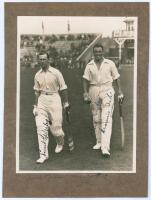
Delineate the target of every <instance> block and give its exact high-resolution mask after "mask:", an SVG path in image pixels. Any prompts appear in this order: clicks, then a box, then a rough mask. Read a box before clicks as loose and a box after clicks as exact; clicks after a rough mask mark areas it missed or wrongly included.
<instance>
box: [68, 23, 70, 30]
mask: <svg viewBox="0 0 151 200" xmlns="http://www.w3.org/2000/svg"><path fill="white" fill-rule="evenodd" d="M69 32H70V22H69V21H68V33H69Z"/></svg>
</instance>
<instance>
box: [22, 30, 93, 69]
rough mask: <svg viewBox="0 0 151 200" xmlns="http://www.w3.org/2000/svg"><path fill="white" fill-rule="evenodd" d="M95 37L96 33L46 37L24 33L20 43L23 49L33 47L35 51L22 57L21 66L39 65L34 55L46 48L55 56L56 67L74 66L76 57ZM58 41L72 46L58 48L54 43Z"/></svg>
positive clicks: (50, 54)
mask: <svg viewBox="0 0 151 200" xmlns="http://www.w3.org/2000/svg"><path fill="white" fill-rule="evenodd" d="M95 37H96V35H93V34H78V35H70V34H68V35H58V36H57V35H51V36H45V37H41V36H38V35H34V36H32V35H30V36H29V35H28V36H27V35H22V36H21V43H20V47H21V49H25V48H29V47H32V48H33V52H32V53H27V54H25V55H24V56H23V57H21V59H20V60H21V66H25V67H31V66H34V67H36V66H38V63H37V62H36V60H37V59H35V60H34V57H37V56H38V54H39V52H40V51H41V50H43V49H46V50H47V52H48V54H49V56H51V57H53V58H54V65H55V67H57V68H59V69H61V68H64V67H68V68H73V67H74V65H75V64H76V58H77V57H78V56H79V55H80V54H81V53H82V52H83V50H84V49H85V48H86V47H87V46H88V45H89V44H90V43H91V42H92V41H93V40H94V38H95ZM57 41H64V42H68V43H69V44H70V45H69V46H70V48H68V49H66V50H62V49H57V48H56V47H55V45H54V43H55V42H57ZM34 54H35V56H34Z"/></svg>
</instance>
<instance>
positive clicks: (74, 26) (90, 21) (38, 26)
mask: <svg viewBox="0 0 151 200" xmlns="http://www.w3.org/2000/svg"><path fill="white" fill-rule="evenodd" d="M124 19H125V17H80V16H79V17H70V16H67V17H64V16H49V17H47V16H19V17H18V31H19V33H20V34H42V33H43V29H42V23H43V27H44V34H66V33H68V28H67V27H68V23H69V24H70V33H71V34H72V33H98V34H100V33H101V34H102V36H103V37H107V36H109V37H110V36H112V31H113V30H117V29H125V23H124V22H123V20H124Z"/></svg>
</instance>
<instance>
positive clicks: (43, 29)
mask: <svg viewBox="0 0 151 200" xmlns="http://www.w3.org/2000/svg"><path fill="white" fill-rule="evenodd" d="M42 33H43V34H44V23H43V21H42Z"/></svg>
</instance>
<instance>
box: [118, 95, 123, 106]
mask: <svg viewBox="0 0 151 200" xmlns="http://www.w3.org/2000/svg"><path fill="white" fill-rule="evenodd" d="M123 100H124V95H123V93H121V94H119V95H118V102H119V103H121V104H122V103H123Z"/></svg>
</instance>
